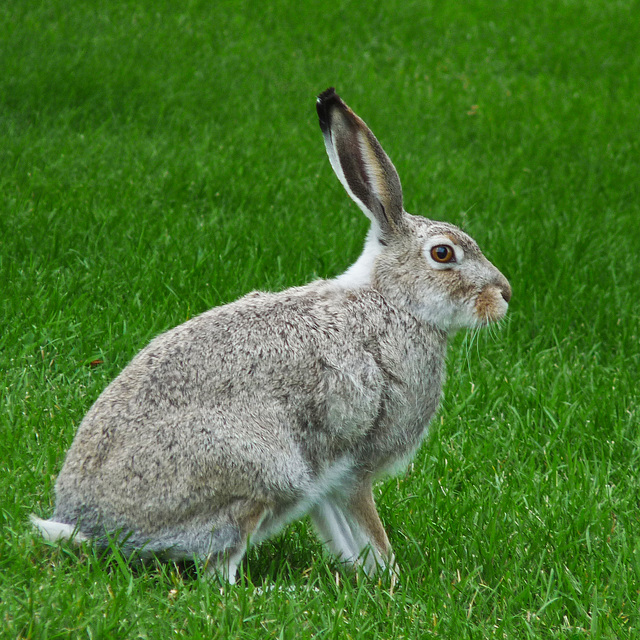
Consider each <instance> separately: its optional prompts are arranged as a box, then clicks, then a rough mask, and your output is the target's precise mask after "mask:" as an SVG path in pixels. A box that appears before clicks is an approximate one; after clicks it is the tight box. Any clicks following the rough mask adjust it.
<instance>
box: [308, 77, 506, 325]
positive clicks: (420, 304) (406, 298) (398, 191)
mask: <svg viewBox="0 0 640 640" xmlns="http://www.w3.org/2000/svg"><path fill="white" fill-rule="evenodd" d="M317 109H318V115H319V117H320V127H321V129H322V132H323V134H324V140H325V145H326V148H327V153H328V155H329V160H330V162H331V166H332V167H333V170H334V171H335V172H336V175H337V176H338V178H339V179H340V182H341V183H342V184H343V186H344V188H345V189H346V190H347V193H348V194H349V195H350V196H351V198H352V199H353V200H354V201H355V202H356V204H357V205H358V206H359V207H360V208H361V209H362V211H363V212H364V214H365V215H366V216H367V217H368V218H369V219H370V220H371V230H370V231H369V235H368V236H367V241H366V244H365V248H364V252H363V254H362V255H361V256H360V258H359V259H358V261H357V262H356V263H355V264H354V265H353V266H352V267H351V268H350V269H348V270H347V271H346V272H345V273H344V274H342V275H341V276H339V277H338V279H337V281H338V282H339V283H340V284H341V285H342V286H344V287H346V288H358V287H363V286H370V287H373V288H375V289H377V290H378V291H380V293H382V294H383V295H384V297H385V298H387V299H388V300H389V301H391V302H393V303H394V304H396V305H398V306H401V307H403V308H406V309H409V310H410V311H411V312H412V313H413V314H414V315H416V316H417V317H419V318H421V319H422V320H423V321H425V322H428V323H429V324H432V325H434V326H436V327H438V328H439V329H441V330H443V331H447V332H449V331H455V330H456V329H459V328H462V327H476V326H481V325H485V324H489V323H490V322H495V321H496V320H500V319H501V318H502V317H503V316H504V315H505V313H506V312H507V308H508V306H509V305H508V303H509V299H510V298H511V287H510V286H509V283H508V282H507V279H506V278H505V277H504V276H503V275H502V274H501V273H500V271H498V269H496V268H495V267H494V266H493V265H492V264H491V263H490V262H489V261H488V260H487V259H486V258H485V257H484V255H483V254H482V252H481V251H480V248H479V247H478V245H477V243H476V242H475V241H474V240H473V239H472V238H471V237H469V236H468V235H467V234H466V233H464V232H463V231H461V230H460V229H458V227H456V226H454V225H452V224H447V223H445V222H435V221H433V220H428V219H427V218H423V217H420V216H413V215H410V214H408V213H407V212H406V211H405V210H404V208H403V205H402V187H401V186H400V178H399V177H398V173H397V172H396V169H395V167H394V166H393V164H392V162H391V160H389V157H388V156H387V154H386V153H385V152H384V150H383V149H382V147H381V146H380V143H379V142H378V140H377V139H376V137H375V136H374V135H373V133H372V132H371V131H370V129H369V128H368V127H367V125H366V124H365V123H364V122H363V121H362V120H361V119H360V118H359V117H358V116H357V115H356V114H355V113H354V112H353V111H351V109H350V108H349V107H348V106H347V105H346V104H345V103H344V102H343V101H342V100H341V99H340V97H339V96H338V95H337V94H336V92H335V91H334V90H333V89H328V90H327V91H325V92H323V93H322V94H320V96H319V97H318V102H317Z"/></svg>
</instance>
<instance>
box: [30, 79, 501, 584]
mask: <svg viewBox="0 0 640 640" xmlns="http://www.w3.org/2000/svg"><path fill="white" fill-rule="evenodd" d="M317 110H318V115H319V118H320V128H321V129H322V133H323V135H324V141H325V145H326V149H327V153H328V155H329V160H330V162H331V166H332V167H333V170H334V171H335V173H336V174H337V176H338V178H339V180H340V182H341V183H342V184H343V186H344V188H345V189H346V190H347V193H348V194H349V195H350V196H351V198H352V199H353V200H354V201H355V202H356V203H357V204H358V206H359V207H360V208H361V209H362V211H363V212H364V214H365V215H366V216H367V217H368V218H369V219H370V220H371V228H370V230H369V233H368V235H367V238H366V242H365V246H364V251H363V253H362V255H361V256H360V258H359V259H358V260H357V261H356V262H355V264H353V265H352V266H351V267H350V268H349V269H348V270H347V271H346V272H345V273H343V274H342V275H340V276H338V277H337V278H334V279H332V280H317V281H315V282H312V283H310V284H307V285H306V286H302V287H295V288H292V289H287V290H286V291H282V292H280V293H261V292H253V293H250V294H248V295H247V296H245V297H244V298H242V299H240V300H237V301H236V302H233V303H231V304H228V305H225V306H222V307H218V308H215V309H211V310H210V311H207V312H205V313H203V314H202V315H199V316H197V317H195V318H193V319H191V320H189V321H188V322H186V323H184V324H182V325H180V326H178V327H176V328H174V329H172V330H170V331H167V332H166V333H164V334H162V335H160V336H158V337H157V338H155V339H154V340H153V341H152V342H151V343H150V344H149V345H148V346H147V347H146V348H145V349H143V350H142V351H141V352H140V353H139V354H138V355H137V356H136V357H135V358H134V359H133V360H132V361H131V363H130V364H129V365H128V366H127V367H126V368H125V369H124V370H123V371H122V373H121V374H120V375H119V376H118V377H117V378H116V379H115V380H114V381H113V382H112V383H111V384H110V385H109V386H108V387H107V388H106V389H105V391H104V392H103V393H102V395H101V396H100V397H99V398H98V400H97V401H96V402H95V404H94V405H93V406H92V407H91V409H90V410H89V412H88V413H87V415H86V417H85V418H84V420H83V421H82V423H81V424H80V427H79V429H78V432H77V434H76V437H75V439H74V441H73V444H72V445H71V448H70V449H69V452H68V454H67V457H66V460H65V463H64V466H63V468H62V471H61V472H60V476H59V478H58V480H57V484H56V507H55V512H54V514H53V517H52V519H51V520H42V519H40V518H36V517H35V516H34V517H32V520H33V522H34V524H35V525H36V526H37V527H39V529H40V530H41V531H42V533H43V535H44V536H45V537H46V538H48V539H50V540H55V539H58V538H72V539H74V540H75V541H80V540H85V539H93V540H94V541H95V542H96V543H97V544H102V545H104V544H106V540H107V536H109V535H114V536H116V537H117V538H118V539H119V540H120V541H121V544H122V545H123V549H124V550H125V551H127V552H131V551H134V550H136V551H138V552H139V553H141V554H142V555H143V556H144V555H148V554H161V555H164V556H166V557H169V558H174V559H180V558H195V559H196V560H201V561H203V562H204V563H205V566H206V567H207V569H208V570H210V571H218V570H219V571H221V572H222V573H223V574H224V576H225V577H226V578H227V579H228V580H229V582H232V583H233V582H234V581H235V577H236V569H237V566H238V563H239V562H240V561H241V559H242V557H243V556H244V554H245V551H246V548H247V544H248V542H249V540H250V541H251V542H253V543H257V542H260V541H261V540H264V539H265V538H267V537H269V536H271V535H273V534H274V533H276V532H277V531H279V530H280V529H281V528H282V527H283V526H284V525H286V524H287V523H289V522H291V521H292V520H294V519H296V518H299V517H302V516H303V515H305V514H307V513H309V514H310V515H311V519H312V521H313V523H314V524H315V526H316V528H317V531H318V533H319V535H320V537H321V538H322V540H323V542H324V543H325V544H326V545H327V546H328V548H329V549H330V550H331V551H332V552H334V553H335V554H336V555H337V556H338V557H340V558H341V559H342V560H343V561H344V562H346V563H349V564H354V565H361V566H363V568H364V569H365V570H366V571H367V572H369V573H372V572H374V571H376V570H377V569H379V568H380V567H389V566H391V567H393V566H395V560H394V558H393V554H392V551H391V547H390V544H389V540H388V538H387V535H386V533H385V530H384V528H383V526H382V523H381V521H380V518H379V516H378V513H377V511H376V507H375V504H374V500H373V494H372V480H373V479H374V478H375V477H376V476H377V475H379V474H380V473H382V472H385V471H389V470H391V469H393V468H395V467H397V466H398V464H399V463H402V462H403V461H406V460H407V459H408V458H409V457H410V456H411V454H413V453H414V452H415V450H416V448H417V447H418V446H419V444H420V442H421V440H422V439H423V437H424V435H425V434H426V432H427V426H428V423H429V421H430V420H431V418H432V417H433V415H434V413H435V412H436V409H437V407H438V402H439V398H440V394H441V388H442V383H443V378H444V363H445V349H446V344H447V335H448V334H450V333H451V332H452V331H455V330H457V329H459V328H461V327H477V326H481V325H486V324H488V323H490V322H494V321H496V320H499V319H500V318H502V317H503V316H504V315H505V313H506V311H507V307H508V302H509V299H510V297H511V289H510V286H509V283H508V282H507V280H506V279H505V277H504V276H503V275H502V274H501V273H500V272H499V271H498V270H497V269H496V268H495V267H494V266H493V265H492V264H491V263H490V262H489V261H488V260H487V259H486V258H485V257H484V256H483V254H482V253H481V251H480V249H479V248H478V245H477V244H476V243H475V242H474V240H472V239H471V238H470V237H469V236H468V235H466V234H465V233H463V232H462V231H461V230H460V229H458V228H457V227H455V226H453V225H451V224H447V223H444V222H435V221H432V220H428V219H426V218H423V217H418V216H413V215H410V214H408V213H406V212H405V211H404V209H403V204H402V190H401V186H400V179H399V178H398V174H397V173H396V170H395V168H394V166H393V164H392V163H391V160H390V159H389V158H388V157H387V155H386V153H385V152H384V151H383V149H382V147H381V146H380V144H379V142H378V141H377V139H376V138H375V137H374V135H373V133H372V132H371V131H370V130H369V129H368V128H367V126H366V125H365V123H364V122H363V121H362V120H361V119H360V118H359V117H358V116H357V115H356V114H355V113H354V112H353V111H351V109H350V108H349V107H348V106H347V105H346V104H345V103H344V102H343V101H342V100H341V98H340V97H339V96H338V95H337V94H336V93H335V91H334V89H333V88H331V89H328V90H326V91H324V92H323V93H322V94H320V96H319V97H318V99H317Z"/></svg>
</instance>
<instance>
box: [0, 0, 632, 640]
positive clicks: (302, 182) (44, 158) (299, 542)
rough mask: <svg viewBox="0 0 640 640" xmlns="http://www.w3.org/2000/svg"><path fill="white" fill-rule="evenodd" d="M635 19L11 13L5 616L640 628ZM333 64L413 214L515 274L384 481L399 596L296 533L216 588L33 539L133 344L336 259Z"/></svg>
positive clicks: (504, 11)
mask: <svg viewBox="0 0 640 640" xmlns="http://www.w3.org/2000/svg"><path fill="white" fill-rule="evenodd" d="M638 15H640V5H639V4H638V2H631V1H628V2H627V1H623V0H620V1H616V2H612V1H610V0H591V1H586V0H585V1H582V2H578V1H573V0H564V1H555V0H553V1H551V0H550V1H547V2H542V3H540V2H529V1H526V0H525V1H523V2H518V3H515V2H513V3H507V2H490V1H489V0H472V1H470V2H465V3H453V2H449V3H445V2H435V1H432V2H429V1H428V0H427V1H422V0H421V1H420V2H407V1H406V0H396V1H392V2H385V3H365V2H361V3H357V2H350V1H346V2H343V3H338V4H336V3H329V2H317V3H314V2H308V3H297V2H291V1H290V0H275V1H273V2H268V3H255V2H248V1H247V2H241V1H237V2H233V1H231V0H226V1H222V2H215V3H214V2H198V1H193V2H186V3H184V2H182V3H178V2H176V3H171V2H168V1H166V0H164V1H160V2H150V1H147V2H126V1H122V0H115V1H114V2H109V3H107V2H99V3H80V2H75V1H71V2H69V1H67V2H64V3H63V2H60V1H59V0H53V1H50V2H47V3H44V2H42V3H37V2H36V3H25V2H17V1H15V0H7V1H6V2H4V3H3V4H2V6H1V7H0V68H1V70H2V73H0V291H1V296H0V323H1V325H0V381H1V396H0V402H1V405H0V496H2V497H1V498H0V500H1V503H0V507H1V509H0V521H1V522H2V534H1V535H0V635H1V636H2V637H7V638H14V637H20V638H62V637H74V638H75V637H79V638H113V637H117V638H138V637H140V638H165V637H174V636H176V637H193V638H199V637H203V638H204V637H206V638H256V637H265V638H266V637H268V638H271V637H273V638H294V637H295V638H304V637H316V636H317V637H324V638H354V639H355V638H392V637H393V638H421V637H432V636H433V637H442V638H488V637H495V638H536V639H537V638H539V639H549V638H552V639H556V638H626V637H629V638H634V637H640V612H639V608H638V602H639V601H640V498H639V496H640V476H639V473H638V470H639V469H640V426H639V423H640V399H639V392H638V388H639V384H638V380H639V377H640V303H639V301H638V299H639V294H640V285H639V282H640V141H639V140H640V138H639V135H638V132H639V131H640V111H638V78H640V44H639V43H640V21H638V19H637V18H638ZM330 85H335V86H336V87H337V89H338V91H339V92H340V93H341V94H342V95H343V96H344V98H345V100H346V101H347V102H348V103H349V104H350V105H351V106H353V108H354V109H356V111H357V112H358V113H359V114H360V115H362V116H363V117H364V118H365V120H366V121H367V122H368V124H369V125H370V126H371V127H372V129H373V130H374V131H375V132H376V134H377V135H378V137H379V138H380V140H381V142H382V144H383V146H384V147H385V148H386V150H387V151H388V152H389V154H390V156H391V157H392V158H393V160H394V162H395V163H396V166H397V167H398V170H399V172H400V175H401V178H402V180H403V186H404V189H405V193H406V207H407V209H408V210H409V211H412V212H415V213H422V214H424V215H427V216H430V217H434V218H438V219H446V220H448V221H451V222H453V223H456V224H460V225H462V226H464V227H465V228H466V229H467V230H468V231H469V232H470V233H471V234H472V235H473V236H474V237H475V238H476V239H477V240H478V242H479V243H480V245H481V246H482V247H483V248H484V250H485V253H486V254H487V256H488V257H489V258H490V259H491V260H492V261H493V262H494V263H495V264H496V265H497V266H498V267H499V268H500V269H501V270H502V271H503V272H504V273H505V274H506V275H507V276H508V278H509V279H510V281H511V283H512V285H513V289H514V296H513V300H512V304H511V309H510V314H509V317H508V320H507V322H506V324H505V325H504V327H503V328H502V330H501V331H499V332H498V333H497V335H496V336H494V337H490V336H488V335H485V336H484V337H480V338H478V340H477V341H476V342H474V343H473V344H471V343H470V341H469V340H468V339H466V338H465V337H464V336H463V335H460V336H457V337H456V338H455V340H454V341H453V344H452V346H451V351H450V356H449V377H448V382H447V386H446V390H445V394H446V395H445V400H444V403H443V407H442V410H441V412H440V414H439V416H438V417H437V419H436V420H435V421H434V424H433V435H432V437H431V438H430V440H429V441H428V442H427V443H426V444H425V445H424V446H423V447H422V449H421V451H420V452H419V454H418V455H417V457H416V458H415V460H414V462H413V463H412V464H411V465H410V467H409V469H408V471H407V473H406V474H402V475H400V476H399V477H398V478H394V479H389V480H386V481H384V482H382V483H381V484H380V485H379V486H378V502H379V505H380V511H381V514H382V518H383V521H384V522H385V525H386V527H387V529H388V531H389V534H390V537H391V541H392V544H393V545H394V548H395V550H396V555H397V557H398V561H399V563H400V566H401V569H402V572H403V573H402V576H401V579H400V582H399V584H398V586H397V587H396V589H395V590H394V591H391V590H390V589H389V585H385V584H384V583H380V584H378V583H375V582H368V581H366V580H362V579H355V578H351V577H349V576H348V575H346V574H344V573H342V572H340V571H338V570H337V567H336V565H335V563H333V562H332V561H331V560H330V559H327V558H325V557H324V556H323V553H322V550H321V548H320V546H319V545H318V543H317V542H316V541H315V538H314V537H313V535H312V533H311V532H310V530H309V528H308V525H307V523H306V522H300V523H296V524H295V525H293V526H291V527H290V528H288V529H287V530H286V531H285V532H284V533H283V534H282V535H281V536H279V537H278V538H276V539H274V540H273V541H271V542H268V543H266V544H264V545H262V546H260V547H259V548H257V549H255V550H252V551H251V552H250V554H249V557H248V561H247V563H246V564H245V565H244V567H243V570H244V571H245V573H246V577H245V578H244V579H243V580H242V581H241V583H240V584H238V585H236V586H234V587H232V588H223V589H219V588H218V586H217V585H215V584H209V583H207V582H205V581H202V580H199V579H198V577H197V572H196V571H194V570H189V569H187V570H185V569H184V568H180V567H176V566H174V565H160V564H152V565H150V566H144V567H141V566H136V565H129V564H128V563H127V562H126V561H124V560H123V559H122V558H121V557H120V556H119V554H117V553H114V554H111V555H109V556H106V557H100V556H99V555H98V554H97V553H96V552H95V550H93V549H92V548H91V547H86V548H82V549H80V550H72V549H70V548H69V547H67V546H64V545H61V546H55V545H54V546H52V545H47V544H46V543H45V542H43V541H42V540H41V539H39V538H38V536H37V535H36V534H35V533H34V532H33V531H32V530H31V528H30V526H29V523H28V515H29V513H31V512H36V513H38V514H39V515H48V514H50V513H51V509H52V505H53V498H54V496H53V486H54V482H55V477H56V475H57V473H58V471H59V470H60V467H61V465H62V462H63V459H64V454H65V451H66V449H67V448H68V446H69V444H70V443H71V440H72V438H73V434H74V431H75V428H76V426H77V425H78V423H79V422H80V420H81V418H82V416H83V415H84V413H85V412H86V411H87V409H88V408H89V406H90V405H91V403H92V402H93V401H94V400H95V399H96V397H97V396H98V395H99V393H100V392H101V391H102V389H104V387H105V386H106V385H107V383H108V382H109V381H110V380H111V379H113V378H114V377H115V376H116V375H117V373H118V372H119V371H120V370H121V369H122V368H123V367H124V365H125V364H126V363H127V362H128V360H129V359H130V358H131V357H132V356H133V355H134V354H135V353H136V352H137V351H138V350H139V349H140V348H142V347H143V346H144V345H145V344H146V343H147V341H148V340H149V339H150V338H151V337H152V336H154V335H156V334H157V333H159V332H160V331H162V330H164V329H167V328H169V327H171V326H174V325H176V324H178V323H180V322H182V321H184V320H185V319H187V318H189V317H191V316H193V315H194V314H196V313H199V312H200V311H203V310H205V309H207V308H209V307H212V306H214V305H218V304H221V303H224V302H227V301H230V300H233V299H234V298H236V297H238V296H240V295H241V294H243V293H245V292H247V291H249V290H251V289H254V288H261V289H280V288H283V287H286V286H290V285H293V284H300V283H304V282H306V281H309V280H311V279H313V278H314V277H318V276H332V275H336V274H338V273H340V272H341V271H343V270H344V269H345V268H346V267H347V266H348V265H349V264H350V263H351V262H352V261H353V260H355V258H356V257H357V256H358V253H359V251H360V248H361V244H362V240H363V237H364V233H365V231H366V220H365V219H364V216H362V215H361V214H360V213H359V211H358V210H357V208H356V207H355V206H354V205H353V204H351V203H350V201H349V200H348V198H347V196H346V194H345V193H344V192H343V190H342V187H341V186H340V184H339V183H338V181H337V180H336V179H335V177H334V176H333V174H332V172H331V170H330V167H329V163H328V161H327V159H326V156H325V152H324V148H323V144H322V139H321V135H320V132H319V130H318V126H317V122H316V115H315V108H314V98H315V95H316V94H317V93H319V92H320V91H321V90H323V89H325V88H326V87H327V86H330ZM97 359H100V360H102V361H103V364H101V365H99V366H94V367H92V366H90V363H91V362H92V361H94V360H97ZM270 586H273V587H274V588H273V589H272V590H269V588H270ZM258 587H260V588H258Z"/></svg>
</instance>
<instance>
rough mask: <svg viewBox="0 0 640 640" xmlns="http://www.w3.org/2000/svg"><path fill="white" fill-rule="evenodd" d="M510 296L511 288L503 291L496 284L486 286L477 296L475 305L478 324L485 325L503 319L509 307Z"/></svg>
mask: <svg viewBox="0 0 640 640" xmlns="http://www.w3.org/2000/svg"><path fill="white" fill-rule="evenodd" d="M510 298H511V291H510V290H509V291H506V290H505V291H502V290H501V289H499V288H498V287H495V286H489V287H485V288H484V289H483V290H482V291H481V292H480V294H479V295H478V297H477V298H476V302H475V305H474V314H475V316H476V319H477V321H478V324H479V325H480V326H481V327H484V326H487V325H488V324H491V323H493V322H498V321H499V320H502V318H504V317H505V315H506V313H507V310H508V309H509V299H510Z"/></svg>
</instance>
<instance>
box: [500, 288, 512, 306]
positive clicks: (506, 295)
mask: <svg viewBox="0 0 640 640" xmlns="http://www.w3.org/2000/svg"><path fill="white" fill-rule="evenodd" d="M500 293H501V294H502V297H503V298H504V301H505V302H506V303H508V302H509V300H511V287H502V288H501V289H500Z"/></svg>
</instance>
